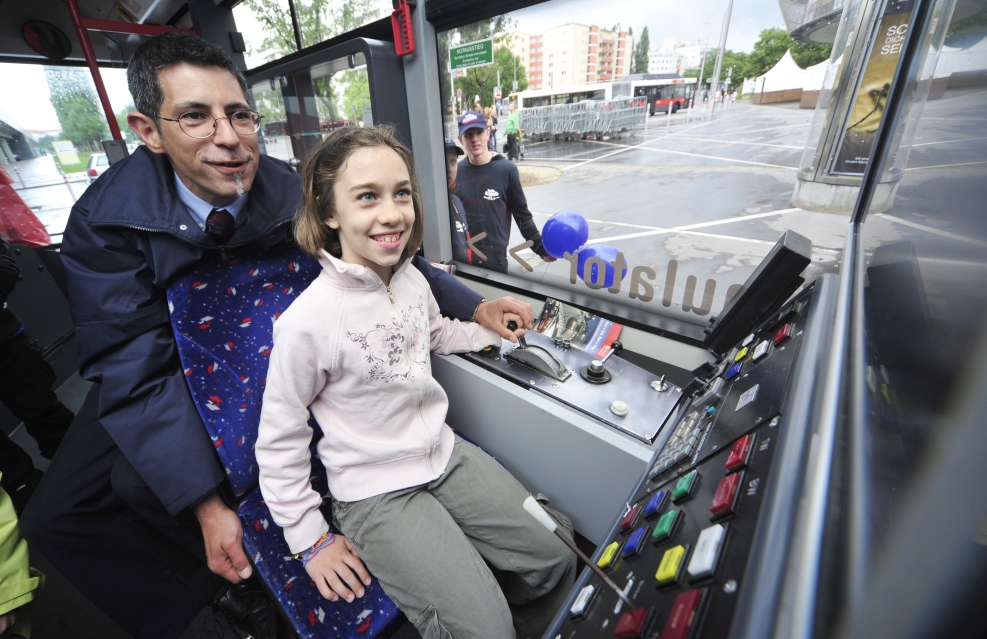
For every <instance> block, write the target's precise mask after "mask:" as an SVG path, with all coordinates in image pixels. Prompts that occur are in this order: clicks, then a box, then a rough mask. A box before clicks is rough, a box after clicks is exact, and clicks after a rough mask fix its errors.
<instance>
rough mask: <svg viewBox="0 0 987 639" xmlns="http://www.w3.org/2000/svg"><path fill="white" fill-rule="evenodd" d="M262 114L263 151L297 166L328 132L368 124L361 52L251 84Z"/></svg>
mask: <svg viewBox="0 0 987 639" xmlns="http://www.w3.org/2000/svg"><path fill="white" fill-rule="evenodd" d="M249 91H250V97H251V99H252V100H253V104H254V107H255V108H256V109H257V111H259V112H260V113H262V114H263V115H264V119H263V126H262V127H261V131H260V148H261V152H262V153H266V154H267V155H270V156H272V157H275V158H278V159H280V160H284V161H286V162H289V163H291V164H293V165H294V166H300V165H301V163H302V162H304V161H305V159H306V158H307V157H308V151H309V149H311V148H313V147H314V146H315V145H316V144H318V143H319V141H320V140H322V138H323V137H324V136H325V135H326V134H327V133H328V132H330V131H334V130H336V129H339V128H343V127H350V126H366V125H370V124H373V115H372V113H371V108H370V85H369V83H368V81H367V67H366V61H365V60H364V56H363V54H355V55H353V56H349V57H347V58H340V59H337V60H332V61H329V62H325V63H320V64H317V65H315V66H312V67H309V68H307V69H304V70H302V71H298V72H295V73H291V74H288V75H283V76H278V77H275V78H271V79H269V80H263V81H261V82H258V83H255V84H253V85H251V86H250V88H249Z"/></svg>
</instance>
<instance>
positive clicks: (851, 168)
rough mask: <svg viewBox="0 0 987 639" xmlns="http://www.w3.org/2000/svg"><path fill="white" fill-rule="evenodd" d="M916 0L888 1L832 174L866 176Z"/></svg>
mask: <svg viewBox="0 0 987 639" xmlns="http://www.w3.org/2000/svg"><path fill="white" fill-rule="evenodd" d="M913 5H914V0H888V1H887V4H886V5H885V6H884V12H883V14H882V16H881V22H880V24H879V25H878V28H877V30H876V31H875V33H874V40H873V42H872V43H871V48H870V54H869V55H868V56H867V62H866V64H865V66H864V71H863V73H862V74H861V80H860V83H859V84H858V86H857V93H856V95H855V96H854V98H853V107H852V108H851V109H850V115H849V117H848V118H847V121H846V125H845V126H846V128H845V129H844V130H843V135H842V137H841V139H840V143H839V144H838V145H837V147H836V148H837V149H838V151H837V153H836V157H835V158H834V160H833V165H832V169H831V170H830V173H831V174H833V175H863V174H864V169H866V168H867V162H868V161H869V160H870V156H871V152H872V151H873V149H874V140H875V139H876V137H877V128H878V126H880V124H881V117H882V116H883V115H884V106H885V104H886V102H887V99H888V93H889V92H890V90H891V79H892V78H893V77H894V71H895V68H896V67H897V66H898V57H899V56H900V55H901V48H902V46H904V44H905V38H906V36H907V34H908V27H909V25H910V24H911V19H912V7H913Z"/></svg>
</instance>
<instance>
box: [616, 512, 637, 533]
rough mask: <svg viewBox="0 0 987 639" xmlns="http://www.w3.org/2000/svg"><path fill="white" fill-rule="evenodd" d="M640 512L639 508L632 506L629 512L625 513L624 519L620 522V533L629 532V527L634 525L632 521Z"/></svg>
mask: <svg viewBox="0 0 987 639" xmlns="http://www.w3.org/2000/svg"><path fill="white" fill-rule="evenodd" d="M640 511H641V507H640V506H634V507H633V508H631V512H629V513H627V514H626V515H625V516H624V518H623V519H621V520H620V532H627V531H628V530H630V527H631V526H633V525H634V520H635V519H637V514H638V513H639V512H640Z"/></svg>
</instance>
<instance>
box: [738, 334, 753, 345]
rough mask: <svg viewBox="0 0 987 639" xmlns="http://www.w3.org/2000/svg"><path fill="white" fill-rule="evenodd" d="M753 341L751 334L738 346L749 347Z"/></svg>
mask: <svg viewBox="0 0 987 639" xmlns="http://www.w3.org/2000/svg"><path fill="white" fill-rule="evenodd" d="M753 341H754V333H751V334H750V335H748V336H747V337H745V338H744V341H743V342H741V343H740V345H741V346H750V345H751V342H753Z"/></svg>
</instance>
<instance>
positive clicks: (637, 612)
mask: <svg viewBox="0 0 987 639" xmlns="http://www.w3.org/2000/svg"><path fill="white" fill-rule="evenodd" d="M647 622H648V609H647V608H636V609H634V610H628V611H627V612H625V613H624V614H622V615H621V616H620V621H618V622H617V627H616V628H614V629H613V636H614V637H616V638H617V639H640V637H641V635H643V634H644V626H645V624H647Z"/></svg>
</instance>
